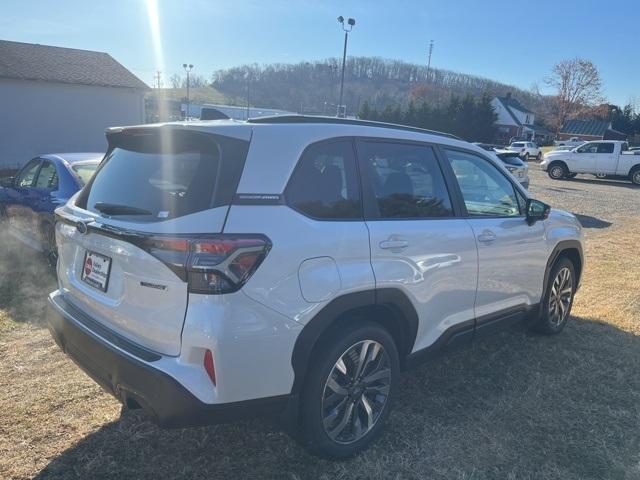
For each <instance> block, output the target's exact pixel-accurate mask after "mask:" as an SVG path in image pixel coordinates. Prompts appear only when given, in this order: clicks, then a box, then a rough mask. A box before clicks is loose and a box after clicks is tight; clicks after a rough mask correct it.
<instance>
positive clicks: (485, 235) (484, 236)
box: [478, 230, 497, 243]
mask: <svg viewBox="0 0 640 480" xmlns="http://www.w3.org/2000/svg"><path fill="white" fill-rule="evenodd" d="M496 238H497V237H496V234H495V233H493V232H492V231H491V230H484V231H483V232H482V233H481V234H480V235H478V241H479V242H482V243H492V242H495V241H496Z"/></svg>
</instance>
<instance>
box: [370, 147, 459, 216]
mask: <svg viewBox="0 0 640 480" xmlns="http://www.w3.org/2000/svg"><path fill="white" fill-rule="evenodd" d="M358 154H359V156H360V158H361V161H362V165H363V168H364V169H365V170H366V178H367V179H368V181H369V183H370V184H371V187H372V190H373V193H374V194H375V199H376V204H377V207H378V212H379V215H380V217H381V218H434V217H451V216H453V210H452V208H451V200H450V198H449V193H448V191H447V187H446V184H445V181H444V177H443V174H442V171H441V170H440V166H439V165H438V161H437V159H436V157H435V154H434V152H433V149H432V148H431V147H429V146H424V145H415V144H402V143H386V142H367V141H363V142H362V143H360V144H359V146H358Z"/></svg>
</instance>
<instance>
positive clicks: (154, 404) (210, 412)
mask: <svg viewBox="0 0 640 480" xmlns="http://www.w3.org/2000/svg"><path fill="white" fill-rule="evenodd" d="M90 321H91V319H86V318H82V316H81V315H79V314H78V312H77V311H76V310H75V309H74V307H73V306H72V305H70V304H69V303H68V302H66V301H65V300H64V298H63V297H62V295H61V294H59V293H58V292H54V293H52V294H51V295H49V307H48V309H47V323H48V326H49V330H50V331H51V335H52V336H53V338H54V340H55V341H56V343H57V344H58V346H59V347H60V348H61V349H62V351H63V352H64V353H65V354H67V355H68V356H69V357H70V358H71V359H72V360H73V361H74V362H75V363H76V364H77V365H78V366H79V367H80V368H82V370H84V371H85V372H86V373H87V374H88V375H89V376H90V377H91V378H93V380H95V381H96V382H97V383H98V384H100V385H101V386H102V387H103V388H104V389H105V390H106V391H108V392H109V393H111V394H112V395H113V396H115V397H116V398H117V399H118V400H120V401H121V402H123V403H124V404H129V405H131V404H133V405H135V404H137V405H139V406H140V407H142V408H143V409H144V410H145V411H146V412H147V413H148V414H149V415H150V416H151V417H152V418H153V419H154V421H156V423H158V424H159V425H161V426H164V427H184V426H196V425H208V424H215V423H224V422H228V421H234V420H239V419H243V418H248V417H255V416H263V415H268V416H279V415H280V414H282V413H284V411H285V409H286V407H287V406H288V404H289V400H290V395H281V396H277V397H269V398H260V399H255V400H246V401H241V402H233V403H221V404H208V403H204V402H202V401H200V400H199V399H197V398H196V397H195V396H194V395H193V394H192V393H190V392H189V391H188V390H187V389H186V388H185V387H183V386H182V385H181V384H180V383H179V382H178V381H177V380H176V379H175V378H173V377H171V376H170V375H168V374H166V373H164V372H163V371H161V370H159V369H157V368H155V367H154V366H153V362H154V361H155V360H154V358H155V357H157V358H160V357H159V356H157V354H154V353H153V352H148V351H146V350H141V349H140V348H139V347H135V346H132V345H130V344H127V342H126V341H124V340H122V339H121V340H122V341H121V343H117V338H110V340H112V341H113V342H114V343H112V341H107V340H106V339H105V338H103V337H102V336H100V335H98V334H96V333H95V332H94V331H92V329H90V328H89V327H88V326H87V324H88V322H90ZM135 348H137V350H135ZM154 355H155V357H154ZM144 359H146V360H144Z"/></svg>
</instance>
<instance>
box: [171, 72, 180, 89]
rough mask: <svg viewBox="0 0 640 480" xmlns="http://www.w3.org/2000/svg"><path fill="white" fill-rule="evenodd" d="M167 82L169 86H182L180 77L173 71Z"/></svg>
mask: <svg viewBox="0 0 640 480" xmlns="http://www.w3.org/2000/svg"><path fill="white" fill-rule="evenodd" d="M169 83H171V88H180V87H181V86H182V77H181V76H180V75H178V74H177V73H174V74H173V75H171V77H170V78H169Z"/></svg>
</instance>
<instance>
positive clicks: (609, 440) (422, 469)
mask: <svg viewBox="0 0 640 480" xmlns="http://www.w3.org/2000/svg"><path fill="white" fill-rule="evenodd" d="M625 225H626V226H624V227H623V226H614V227H611V228H607V229H603V230H598V231H595V230H591V231H589V232H588V235H589V237H588V242H587V257H588V264H587V269H586V272H585V276H584V281H583V287H582V290H581V291H580V292H579V295H578V297H577V299H576V303H575V307H574V312H573V313H574V318H573V320H572V322H571V323H570V324H569V325H568V328H567V329H566V330H565V332H563V333H562V334H561V335H558V336H555V337H544V336H538V335H532V334H528V333H525V332H524V331H523V330H522V329H514V330H512V331H508V332H504V333H502V334H500V335H498V336H496V337H494V338H490V339H487V340H484V341H481V342H477V343H476V344H475V345H474V346H473V347H471V348H467V349H464V350H460V351H457V352H454V353H452V354H450V355H447V356H445V357H441V358H439V359H436V360H433V361H431V362H429V363H428V364H425V365H423V366H421V367H419V368H417V369H415V370H413V371H411V372H408V373H407V374H405V375H404V376H403V379H402V384H401V388H400V391H399V395H398V399H397V403H396V405H395V408H394V412H393V414H392V415H391V418H390V422H389V423H388V425H387V429H386V431H385V433H384V435H383V437H382V439H381V440H380V441H379V442H377V443H376V444H375V445H374V446H373V448H371V449H370V450H368V451H367V452H365V453H364V454H362V455H361V456H359V457H357V458H355V459H353V460H350V461H347V462H341V463H336V462H326V461H323V460H319V459H316V458H313V457H310V456H309V455H307V454H306V453H305V452H304V451H303V450H301V449H300V448H299V447H298V446H297V445H296V444H295V443H294V442H293V441H291V440H290V439H289V438H288V437H287V436H286V435H284V434H282V433H280V432H279V431H278V429H277V428H275V427H274V426H272V425H271V424H269V423H268V422H266V421H253V422H245V423H239V424H234V425H220V426H213V427H207V428H197V429H185V430H172V431H166V430H165V431H163V430H159V429H157V428H156V427H155V426H154V425H152V424H150V423H148V422H146V421H144V420H143V419H141V418H140V417H139V416H138V415H137V414H135V413H132V414H127V415H125V416H124V417H122V418H120V415H119V404H118V403H117V402H116V401H115V400H114V399H112V398H111V397H110V396H108V395H107V394H105V393H103V392H102V391H101V390H100V389H99V387H97V386H96V385H95V384H94V383H93V382H92V381H91V380H90V379H89V378H88V377H86V376H85V375H84V374H83V373H81V371H80V370H79V369H77V368H76V366H75V365H73V364H72V363H71V362H70V361H69V360H68V359H67V358H66V357H65V356H64V355H63V354H62V353H60V352H59V351H58V349H57V348H56V347H55V345H54V344H53V342H52V341H51V340H50V338H49V335H48V332H47V330H46V329H45V328H43V325H42V323H41V321H42V309H43V307H44V294H45V293H46V292H48V291H50V290H52V289H53V288H54V287H55V282H54V281H53V278H52V277H51V276H50V275H48V274H47V273H46V272H44V271H43V270H42V269H41V268H39V267H34V266H33V262H32V261H31V259H32V258H33V257H32V256H30V255H31V254H30V253H29V252H28V251H25V250H24V249H21V248H19V247H18V246H16V245H14V244H10V245H8V244H7V242H6V241H5V242H3V245H2V247H1V252H0V412H2V413H1V415H0V478H31V477H33V476H36V477H37V478H65V479H66V478H149V479H157V478H188V479H195V478H209V479H212V478H287V479H307V478H322V479H334V478H345V479H347V478H362V479H365V478H373V477H380V478H394V479H396V478H397V479H399V478H459V479H469V480H470V479H494V478H506V479H523V478H524V479H527V478H529V479H552V478H554V479H563V480H568V479H586V478H593V479H603V478H612V479H613V478H615V479H637V478H640V373H639V372H640V321H639V320H638V313H637V312H638V311H639V307H640V304H639V301H640V294H639V293H638V292H639V291H640V289H639V288H638V287H639V286H640V262H637V260H636V258H635V255H631V253H632V252H634V251H636V252H637V245H638V239H640V222H638V221H637V219H636V220H634V222H625ZM9 243H11V242H9Z"/></svg>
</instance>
